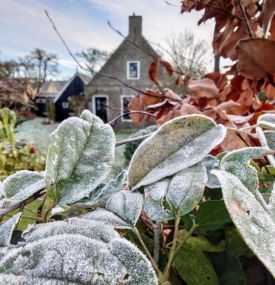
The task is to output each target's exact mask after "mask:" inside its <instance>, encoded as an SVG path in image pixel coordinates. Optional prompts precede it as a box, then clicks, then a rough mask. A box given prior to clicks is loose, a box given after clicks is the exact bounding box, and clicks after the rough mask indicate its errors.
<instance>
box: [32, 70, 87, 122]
mask: <svg viewBox="0 0 275 285" xmlns="http://www.w3.org/2000/svg"><path fill="white" fill-rule="evenodd" d="M90 80H91V78H90V77H89V76H86V75H84V74H81V73H79V72H76V73H75V74H74V75H73V77H72V78H71V79H70V80H69V81H52V80H50V81H47V82H45V83H44V84H43V85H42V87H41V89H40V92H39V94H38V96H37V97H36V99H35V102H36V105H37V108H38V111H37V114H38V115H41V116H47V114H48V108H49V107H50V105H54V110H55V120H56V121H63V120H65V119H67V118H68V117H69V116H70V114H71V113H72V112H73V111H74V110H73V109H72V108H71V106H70V102H69V101H70V98H71V99H72V98H74V97H75V96H83V99H84V88H85V86H86V85H87V84H88V83H89V81H90Z"/></svg>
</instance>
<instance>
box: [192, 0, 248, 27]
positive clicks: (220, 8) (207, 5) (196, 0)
mask: <svg viewBox="0 0 275 285" xmlns="http://www.w3.org/2000/svg"><path fill="white" fill-rule="evenodd" d="M191 1H192V2H194V3H197V4H202V5H204V6H205V7H208V8H211V9H215V10H219V11H223V12H224V13H226V14H228V15H229V16H231V17H233V18H236V19H238V20H239V21H240V22H242V21H243V20H242V18H240V17H239V16H237V15H234V14H232V13H231V12H230V11H228V10H226V9H224V8H223V7H222V6H214V5H211V4H207V3H204V2H202V1H199V0H191Z"/></svg>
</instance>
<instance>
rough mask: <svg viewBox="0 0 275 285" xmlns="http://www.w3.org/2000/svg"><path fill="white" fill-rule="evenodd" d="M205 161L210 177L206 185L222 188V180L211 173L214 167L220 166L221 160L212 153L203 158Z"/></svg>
mask: <svg viewBox="0 0 275 285" xmlns="http://www.w3.org/2000/svg"><path fill="white" fill-rule="evenodd" d="M203 163H204V165H205V167H206V170H207V177H208V179H207V183H206V186H207V187H208V188H210V189H216V188H221V185H220V182H219V180H218V179H217V177H216V176H215V175H213V174H211V173H210V172H211V171H212V170H213V169H219V168H220V161H219V160H218V159H217V158H216V157H214V156H212V155H207V156H206V157H205V158H204V159H203Z"/></svg>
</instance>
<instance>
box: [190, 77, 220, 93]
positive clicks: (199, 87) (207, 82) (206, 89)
mask: <svg viewBox="0 0 275 285" xmlns="http://www.w3.org/2000/svg"><path fill="white" fill-rule="evenodd" d="M188 88H189V89H190V91H191V92H192V95H194V96H196V97H200V98H216V97H217V96H218V94H219V89H218V88H217V86H216V84H215V82H214V81H213V80H212V79H209V78H203V79H199V80H192V79H191V80H190V81H189V84H188Z"/></svg>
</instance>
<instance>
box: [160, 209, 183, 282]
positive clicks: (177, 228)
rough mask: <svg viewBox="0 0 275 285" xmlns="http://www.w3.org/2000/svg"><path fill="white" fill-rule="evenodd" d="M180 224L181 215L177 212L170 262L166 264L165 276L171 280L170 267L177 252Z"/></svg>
mask: <svg viewBox="0 0 275 285" xmlns="http://www.w3.org/2000/svg"><path fill="white" fill-rule="evenodd" d="M179 224H180V215H179V214H177V215H176V220H175V230H174V237H173V243H172V247H171V250H170V252H169V257H168V262H167V264H166V266H165V269H164V273H163V274H164V277H165V280H167V281H168V280H169V273H170V268H171V265H172V262H173V259H174V256H175V253H176V246H177V240H178V231H179Z"/></svg>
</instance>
